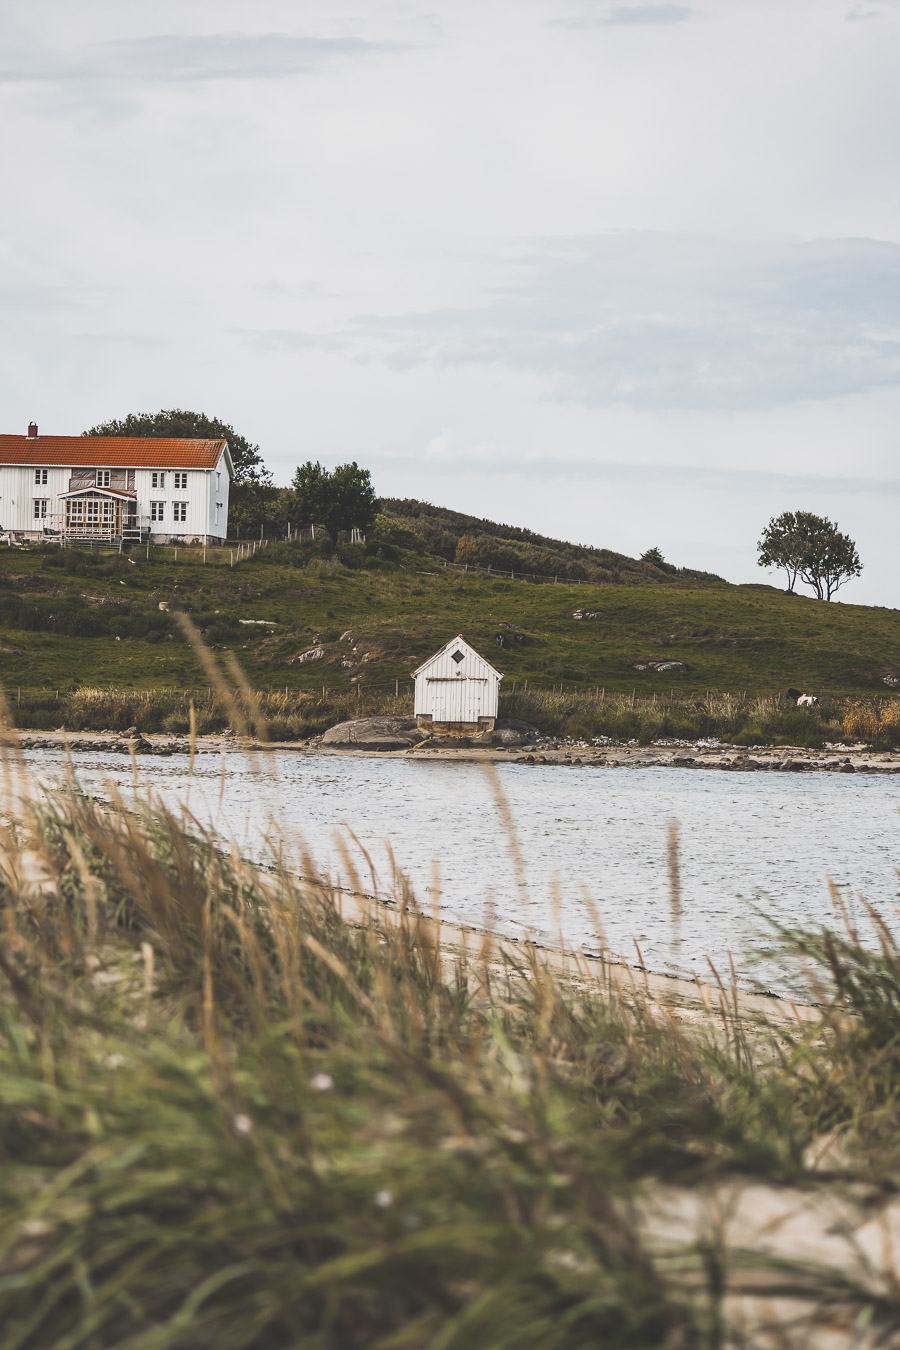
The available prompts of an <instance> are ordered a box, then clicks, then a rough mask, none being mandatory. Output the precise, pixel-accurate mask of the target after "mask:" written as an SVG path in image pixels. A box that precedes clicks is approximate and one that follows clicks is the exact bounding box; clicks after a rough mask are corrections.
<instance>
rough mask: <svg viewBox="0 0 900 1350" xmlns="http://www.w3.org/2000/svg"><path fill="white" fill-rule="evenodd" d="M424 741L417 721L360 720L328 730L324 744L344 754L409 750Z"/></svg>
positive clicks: (407, 719)
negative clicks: (337, 747)
mask: <svg viewBox="0 0 900 1350" xmlns="http://www.w3.org/2000/svg"><path fill="white" fill-rule="evenodd" d="M421 740H422V733H421V732H420V731H419V729H418V727H417V726H416V719H415V718H414V717H358V718H356V719H355V720H354V721H352V722H339V723H338V724H337V726H336V727H331V728H329V730H328V731H326V732H325V735H324V736H323V737H322V744H323V745H334V746H342V747H343V748H344V749H345V750H408V749H409V747H410V746H411V745H416V744H417V743H418V742H419V741H421Z"/></svg>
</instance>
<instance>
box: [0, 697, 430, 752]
mask: <svg viewBox="0 0 900 1350" xmlns="http://www.w3.org/2000/svg"><path fill="white" fill-rule="evenodd" d="M253 703H254V705H255V708H256V720H257V721H258V722H259V725H260V727H262V726H263V725H265V727H266V732H267V736H268V739H270V740H287V741H294V740H303V739H305V738H307V737H309V736H314V735H318V734H320V733H321V732H323V731H326V730H327V729H328V727H331V726H334V725H335V724H336V723H338V722H343V721H348V720H349V719H350V718H353V717H363V716H367V715H370V714H374V713H391V714H395V715H397V716H401V715H408V714H409V712H410V705H409V699H408V698H405V697H395V696H394V694H393V693H390V692H388V691H373V692H369V691H363V690H359V691H356V690H350V691H328V692H327V693H326V694H324V695H322V694H320V693H318V692H316V693H311V692H308V691H303V690H298V689H289V690H287V691H285V690H284V689H274V690H273V689H259V690H254V691H253ZM192 706H193V708H194V712H195V717H196V728H197V731H198V733H199V734H200V735H206V734H211V733H214V732H220V731H224V730H226V729H227V728H228V727H229V717H228V709H227V706H226V704H225V702H224V701H223V698H222V695H221V691H220V690H219V689H217V688H216V686H215V685H214V684H213V685H210V686H208V687H207V688H201V689H193V690H191V689H117V688H89V687H82V688H79V689H75V690H72V691H70V692H65V691H61V692H60V694H59V695H58V696H57V694H56V692H55V691H52V690H49V691H46V692H37V691H30V690H24V691H22V694H21V697H20V700H19V701H18V702H17V703H15V704H14V705H13V708H12V712H13V714H14V717H15V722H16V725H17V726H19V727H20V728H22V729H36V730H51V729H55V728H57V727H64V728H65V729H66V730H67V731H125V730H127V729H128V728H129V727H132V726H134V727H137V728H138V730H139V731H141V732H171V733H173V734H179V735H187V734H188V733H189V732H190V729H191V707H192Z"/></svg>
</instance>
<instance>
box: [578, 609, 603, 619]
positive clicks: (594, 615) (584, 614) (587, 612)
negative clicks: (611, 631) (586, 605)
mask: <svg viewBox="0 0 900 1350" xmlns="http://www.w3.org/2000/svg"><path fill="white" fill-rule="evenodd" d="M601 612H602V611H601V610H599V609H576V610H575V611H574V612H573V614H572V618H573V619H599V618H600V615H601Z"/></svg>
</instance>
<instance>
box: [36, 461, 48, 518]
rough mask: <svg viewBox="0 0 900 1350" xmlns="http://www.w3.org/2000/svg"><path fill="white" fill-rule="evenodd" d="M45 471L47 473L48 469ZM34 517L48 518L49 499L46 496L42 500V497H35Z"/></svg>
mask: <svg viewBox="0 0 900 1350" xmlns="http://www.w3.org/2000/svg"><path fill="white" fill-rule="evenodd" d="M44 472H45V473H46V469H45V470H44ZM34 518H35V520H46V519H47V499H46V498H44V499H43V500H42V499H41V498H40V497H35V499H34Z"/></svg>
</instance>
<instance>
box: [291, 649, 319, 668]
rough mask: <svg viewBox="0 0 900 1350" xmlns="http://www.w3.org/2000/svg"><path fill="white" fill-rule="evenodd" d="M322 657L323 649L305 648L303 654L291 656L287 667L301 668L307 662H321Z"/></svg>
mask: <svg viewBox="0 0 900 1350" xmlns="http://www.w3.org/2000/svg"><path fill="white" fill-rule="evenodd" d="M324 655H325V648H324V647H307V649H306V651H305V652H298V653H297V655H296V656H292V657H291V659H290V661H288V665H289V666H302V665H305V664H306V662H307V661H321V659H322V657H323V656H324Z"/></svg>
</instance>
